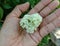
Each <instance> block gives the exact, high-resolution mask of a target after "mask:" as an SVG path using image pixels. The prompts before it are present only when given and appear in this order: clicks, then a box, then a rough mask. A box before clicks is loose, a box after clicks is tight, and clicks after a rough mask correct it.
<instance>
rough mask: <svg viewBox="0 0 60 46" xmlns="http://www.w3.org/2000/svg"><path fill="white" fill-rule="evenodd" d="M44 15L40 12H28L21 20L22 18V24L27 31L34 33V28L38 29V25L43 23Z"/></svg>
mask: <svg viewBox="0 0 60 46" xmlns="http://www.w3.org/2000/svg"><path fill="white" fill-rule="evenodd" d="M41 22H42V17H41V16H40V15H39V14H38V13H35V14H31V15H28V14H26V15H25V16H24V17H23V18H22V19H21V20H20V26H21V27H22V28H23V29H26V32H27V33H34V30H35V29H37V27H38V26H39V25H40V24H41Z"/></svg>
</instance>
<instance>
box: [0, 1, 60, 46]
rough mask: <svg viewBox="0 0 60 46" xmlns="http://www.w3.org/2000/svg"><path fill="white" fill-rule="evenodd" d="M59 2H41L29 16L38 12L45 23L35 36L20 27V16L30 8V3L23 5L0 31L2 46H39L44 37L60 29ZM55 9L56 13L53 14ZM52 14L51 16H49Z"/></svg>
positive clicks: (11, 14)
mask: <svg viewBox="0 0 60 46" xmlns="http://www.w3.org/2000/svg"><path fill="white" fill-rule="evenodd" d="M58 5H59V1H58V0H54V1H52V0H41V2H39V3H38V4H37V5H36V6H35V7H34V8H33V9H31V10H30V12H29V13H28V14H32V13H36V12H38V13H39V14H40V15H41V16H42V17H43V22H42V24H41V25H40V26H39V28H38V30H37V31H36V32H34V33H33V34H28V33H26V32H25V31H22V28H21V27H20V26H19V21H20V18H19V17H20V16H21V14H23V12H25V11H27V9H28V8H29V3H28V2H27V3H25V4H21V5H18V6H16V7H15V9H14V10H13V11H12V12H11V13H10V14H9V15H8V16H7V17H6V20H5V22H4V24H3V26H2V28H1V31H0V46H37V45H38V43H39V42H40V41H41V40H42V38H43V37H44V36H46V35H47V34H49V33H50V32H52V31H53V30H54V29H55V28H57V27H60V8H59V9H56V7H57V6H58ZM54 9H56V10H55V12H53V13H51V12H52V11H53V10H54ZM49 13H51V14H49Z"/></svg>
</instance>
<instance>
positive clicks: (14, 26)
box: [1, 3, 29, 39]
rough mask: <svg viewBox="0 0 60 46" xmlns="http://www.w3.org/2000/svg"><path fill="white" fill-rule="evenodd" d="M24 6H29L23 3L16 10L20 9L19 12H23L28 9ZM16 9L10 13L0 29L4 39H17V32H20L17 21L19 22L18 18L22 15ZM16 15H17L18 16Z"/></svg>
mask: <svg viewBox="0 0 60 46" xmlns="http://www.w3.org/2000/svg"><path fill="white" fill-rule="evenodd" d="M20 6H21V7H20ZM26 6H29V4H28V3H25V4H22V5H19V6H18V7H16V8H19V7H20V8H21V11H22V12H24V11H25V10H27V9H28V7H26ZM16 8H15V9H14V10H13V11H12V13H10V15H8V16H7V18H6V20H5V22H4V24H3V27H2V29H1V33H2V34H3V35H4V37H6V38H7V37H8V38H9V39H11V38H14V37H17V36H18V35H19V30H20V26H19V21H20V19H19V18H18V17H19V16H20V15H21V14H22V13H20V12H21V11H20V10H19V9H16ZM25 8H26V9H25ZM15 10H16V11H15ZM16 14H18V16H17V15H16Z"/></svg>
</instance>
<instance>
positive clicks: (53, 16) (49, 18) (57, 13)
mask: <svg viewBox="0 0 60 46" xmlns="http://www.w3.org/2000/svg"><path fill="white" fill-rule="evenodd" d="M59 16H60V8H59V9H57V10H56V11H55V12H54V13H52V14H51V15H49V16H47V17H46V18H44V20H43V22H42V24H41V26H45V25H47V24H49V23H50V22H52V21H53V20H55V19H56V18H58V17H59ZM41 26H40V27H41Z"/></svg>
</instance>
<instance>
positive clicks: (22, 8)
mask: <svg viewBox="0 0 60 46" xmlns="http://www.w3.org/2000/svg"><path fill="white" fill-rule="evenodd" d="M28 8H29V3H28V2H27V3H25V4H21V5H17V6H16V7H15V9H13V11H12V12H11V13H10V14H9V15H8V16H7V17H14V16H15V17H20V15H21V14H22V13H23V12H25V11H27V9H28Z"/></svg>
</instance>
